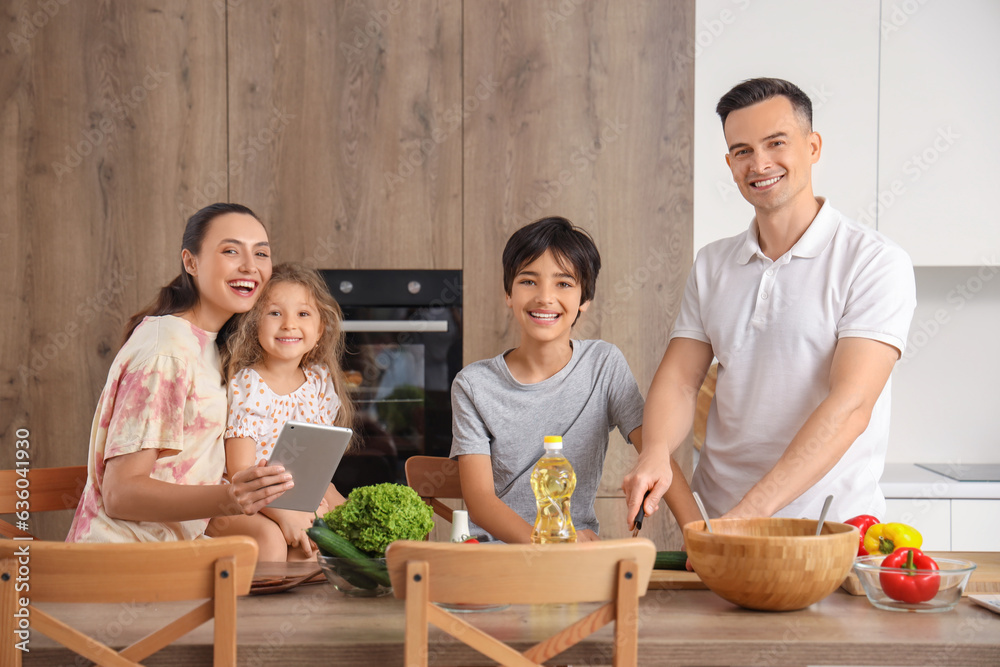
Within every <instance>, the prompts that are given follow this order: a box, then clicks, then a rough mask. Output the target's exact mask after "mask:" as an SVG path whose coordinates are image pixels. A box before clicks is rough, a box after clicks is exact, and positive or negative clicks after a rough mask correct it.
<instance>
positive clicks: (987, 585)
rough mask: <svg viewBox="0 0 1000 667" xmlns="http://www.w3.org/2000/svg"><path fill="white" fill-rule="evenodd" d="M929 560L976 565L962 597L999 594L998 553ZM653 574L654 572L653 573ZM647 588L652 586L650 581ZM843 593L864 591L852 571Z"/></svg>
mask: <svg viewBox="0 0 1000 667" xmlns="http://www.w3.org/2000/svg"><path fill="white" fill-rule="evenodd" d="M927 555H928V556H930V557H931V558H935V559H936V558H955V559H959V560H971V561H972V562H973V563H975V564H976V569H975V570H974V571H973V572H972V576H971V577H969V583H968V585H966V587H965V592H964V593H963V595H968V594H969V593H1000V552H996V551H928V552H927ZM654 574H655V572H654ZM649 587H650V588H652V587H653V584H652V581H650V584H649ZM841 588H843V589H844V590H845V591H847V592H848V593H850V594H851V595H864V594H865V589H864V588H862V587H861V582H860V581H859V580H858V575H856V574H854V571H853V570H852V571H851V573H850V574H849V575H847V579H845V580H844V583H843V584H842V585H841Z"/></svg>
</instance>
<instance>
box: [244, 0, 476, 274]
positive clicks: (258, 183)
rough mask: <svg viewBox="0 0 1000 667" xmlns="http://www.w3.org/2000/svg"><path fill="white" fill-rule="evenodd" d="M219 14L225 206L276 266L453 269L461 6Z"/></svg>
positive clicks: (433, 3) (293, 6)
mask: <svg viewBox="0 0 1000 667" xmlns="http://www.w3.org/2000/svg"><path fill="white" fill-rule="evenodd" d="M228 11H229V172H230V178H231V198H232V200H233V201H239V202H242V203H244V204H247V205H248V206H250V207H251V208H253V209H254V210H255V211H256V212H257V213H258V214H259V215H261V216H262V217H263V219H264V220H265V222H266V223H267V224H268V225H269V228H270V229H271V230H272V237H273V242H274V246H275V252H276V257H277V258H278V259H279V260H300V261H306V262H308V263H311V264H313V265H314V266H317V267H319V268H366V269H375V268H397V269H405V268H426V269H445V268H447V269H458V268H461V266H462V223H461V215H462V208H461V193H462V171H461V159H462V155H461V151H462V141H461V117H460V116H456V112H455V109H456V108H457V105H458V104H459V96H460V90H461V74H460V72H461V43H462V42H461V28H462V26H461V14H462V5H461V2H460V0H420V1H410V0H407V1H406V2H402V1H401V0H363V1H353V2H328V1H326V0H305V1H302V2H294V3H290V2H279V1H277V0H274V1H271V2H252V3H251V2H243V3H235V2H234V3H230V7H229V10H228Z"/></svg>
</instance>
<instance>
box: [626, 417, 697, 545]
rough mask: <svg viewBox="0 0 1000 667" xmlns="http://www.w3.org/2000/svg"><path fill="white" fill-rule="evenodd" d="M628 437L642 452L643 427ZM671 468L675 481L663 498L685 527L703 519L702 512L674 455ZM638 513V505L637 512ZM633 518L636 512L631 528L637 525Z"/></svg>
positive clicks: (631, 520) (681, 525)
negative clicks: (699, 510)
mask: <svg viewBox="0 0 1000 667" xmlns="http://www.w3.org/2000/svg"><path fill="white" fill-rule="evenodd" d="M628 439H629V440H631V441H632V444H633V445H635V449H636V451H637V452H640V453H641V452H642V427H641V426H640V427H638V428H637V429H635V430H634V431H632V432H631V433H629V436H628ZM670 470H671V473H672V479H673V481H672V482H671V483H670V488H668V489H667V493H666V495H664V496H663V500H664V501H666V503H667V507H668V508H669V509H670V512H671V514H673V515H674V518H675V519H676V520H677V525H678V526H680V527H681V528H683V527H684V524H686V523H690V522H692V521H697V520H699V519H701V514H700V513H699V512H698V505H697V504H696V503H695V502H694V494H692V493H691V487H690V486H689V485H688V483H687V480H686V479H685V478H684V472H683V471H682V470H681V467H680V466H679V465H678V464H677V461H675V460H674V457H673V456H671V457H670ZM638 513H639V510H638V506H637V509H636V514H638ZM633 519H635V515H634V514H633V515H632V516H631V517H629V519H628V520H629V530H632V529H633V528H634V527H635V523H634V521H633Z"/></svg>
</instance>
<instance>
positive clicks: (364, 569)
mask: <svg viewBox="0 0 1000 667" xmlns="http://www.w3.org/2000/svg"><path fill="white" fill-rule="evenodd" d="M316 560H317V561H318V562H319V566H320V568H321V569H322V570H323V574H325V575H326V578H327V580H328V581H329V582H330V583H331V584H333V587H334V588H336V589H337V590H338V591H340V592H341V593H343V594H344V595H346V596H348V597H352V598H376V597H381V596H383V595H389V594H390V593H392V584H390V583H389V571H388V570H387V569H386V566H385V559H384V558H369V559H368V560H366V561H357V560H354V559H352V558H333V557H331V556H324V555H323V554H321V553H318V554H316Z"/></svg>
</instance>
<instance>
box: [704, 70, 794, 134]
mask: <svg viewBox="0 0 1000 667" xmlns="http://www.w3.org/2000/svg"><path fill="white" fill-rule="evenodd" d="M772 97H785V98H787V99H788V101H789V102H791V103H792V109H794V110H795V113H797V114H798V115H799V116H800V117H801V118H802V120H804V121H805V122H806V126H807V127H808V128H809V131H812V122H813V107H812V101H811V100H810V99H809V96H808V95H806V94H805V93H803V92H802V89H801V88H799V87H798V86H796V85H795V84H794V83H791V82H789V81H785V80H784V79H768V78H761V79H747V80H746V81H744V82H743V83H740V84H738V85H736V86H734V87H733V89H732V90H730V91H729V92H728V93H726V94H725V95H723V96H722V98H721V99H719V103H718V104H717V105H716V107H715V112H716V113H717V114H719V118H721V119H722V128H723V129H725V128H726V118H728V117H729V114H731V113H732V112H734V111H737V110H738V109H745V108H746V107H749V106H753V105H754V104H758V103H760V102H764V101H765V100H769V99H771V98H772Z"/></svg>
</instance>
